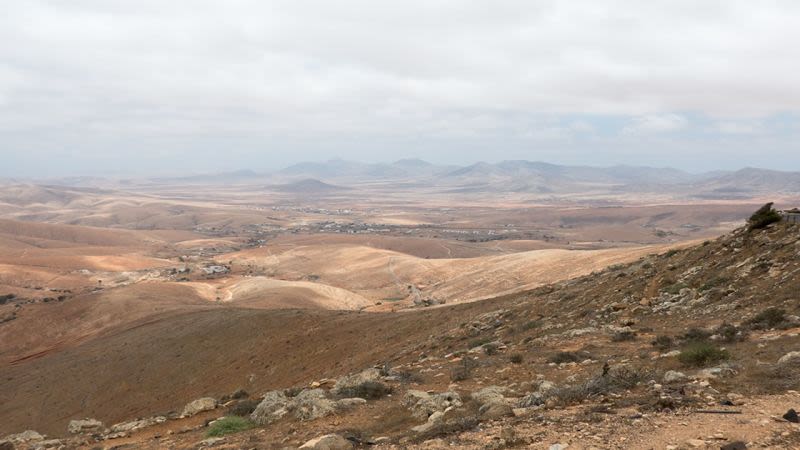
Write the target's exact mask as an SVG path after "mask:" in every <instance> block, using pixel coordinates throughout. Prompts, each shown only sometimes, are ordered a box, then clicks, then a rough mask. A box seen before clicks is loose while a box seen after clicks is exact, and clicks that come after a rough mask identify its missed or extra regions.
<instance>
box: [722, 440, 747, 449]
mask: <svg viewBox="0 0 800 450" xmlns="http://www.w3.org/2000/svg"><path fill="white" fill-rule="evenodd" d="M719 449H720V450H747V444H745V443H744V442H742V441H735V442H729V443H727V444H725V445H723V446H722V447H720V448H719Z"/></svg>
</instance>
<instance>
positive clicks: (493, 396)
mask: <svg viewBox="0 0 800 450" xmlns="http://www.w3.org/2000/svg"><path fill="white" fill-rule="evenodd" d="M506 392H508V389H507V388H504V387H502V386H487V387H485V388H483V389H481V390H479V391H475V392H473V393H472V394H470V397H471V398H472V399H473V400H475V401H476V402H478V404H479V405H481V406H483V405H485V404H487V403H494V402H502V401H504V400H505V395H504V394H505V393H506Z"/></svg>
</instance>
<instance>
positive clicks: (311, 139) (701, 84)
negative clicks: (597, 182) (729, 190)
mask: <svg viewBox="0 0 800 450" xmlns="http://www.w3.org/2000/svg"><path fill="white" fill-rule="evenodd" d="M3 3H4V4H3V8H2V9H3V12H2V14H0V162H1V163H2V164H0V175H3V176H13V175H23V176H30V175H47V176H52V175H67V174H69V175H74V174H95V175H97V174H132V173H142V174H164V173H178V172H204V171H217V170H230V169H241V168H250V169H255V170H264V169H270V168H279V167H282V166H285V165H287V164H290V163H293V162H297V161H301V160H325V159H329V158H333V157H340V158H345V159H355V160H362V161H391V160H395V159H399V158H405V157H420V158H424V159H426V160H430V161H433V162H445V163H469V162H474V161H479V160H485V161H499V160H503V159H529V160H543V161H549V162H555V163H567V164H589V165H603V166H606V165H613V164H620V163H625V164H640V165H653V166H674V167H679V168H684V169H689V170H694V171H700V170H707V169H715V168H724V169H731V168H739V167H743V166H759V167H770V168H779V169H786V170H800V140H798V137H800V81H798V80H800V78H798V77H799V76H800V55H798V49H797V43H798V42H800V26H798V24H800V2H798V1H794V0H787V1H768V0H759V1H753V0H742V1H734V0H721V1H698V0H690V1H679V0H670V1H641V0H630V1H599V0H586V1H559V2H556V1H532V0H524V1H511V0H503V1H496V0H495V1H465V0H453V1H437V0H419V1H417V0H403V1H391V2H389V1H378V0H364V1H348V0H337V1H322V0H320V1H315V2H311V1H302V0H287V1H267V0H263V1H236V0H224V1H223V0H219V1H203V0H187V1H177V0H169V1H165V0H153V1H150V0H136V1H133V0H128V1H114V0H94V1H82V0H68V1H67V0H65V1H37V0H24V1H22V0H21V1H5V2H3Z"/></svg>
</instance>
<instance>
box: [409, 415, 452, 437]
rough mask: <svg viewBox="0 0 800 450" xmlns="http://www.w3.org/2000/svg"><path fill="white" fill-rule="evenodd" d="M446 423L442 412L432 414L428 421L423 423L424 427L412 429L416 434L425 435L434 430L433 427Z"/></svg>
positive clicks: (419, 426) (418, 426)
mask: <svg viewBox="0 0 800 450" xmlns="http://www.w3.org/2000/svg"><path fill="white" fill-rule="evenodd" d="M443 422H444V413H443V412H441V411H436V412H435V413H433V414H431V415H430V417H428V420H427V421H426V422H425V423H423V424H422V425H417V426H415V427H413V428H411V430H412V431H414V432H416V433H425V432H427V431H430V430H432V429H433V427H435V426H437V425H441V424H442V423H443Z"/></svg>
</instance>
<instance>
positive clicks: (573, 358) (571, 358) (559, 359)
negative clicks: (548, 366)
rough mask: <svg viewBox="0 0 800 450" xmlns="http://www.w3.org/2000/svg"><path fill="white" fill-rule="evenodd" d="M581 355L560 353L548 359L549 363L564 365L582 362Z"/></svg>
mask: <svg viewBox="0 0 800 450" xmlns="http://www.w3.org/2000/svg"><path fill="white" fill-rule="evenodd" d="M581 359H585V358H581V356H580V355H578V353H576V352H558V353H556V354H554V355H552V356H550V357H549V358H547V362H551V363H556V364H564V363H571V362H578V361H581Z"/></svg>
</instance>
